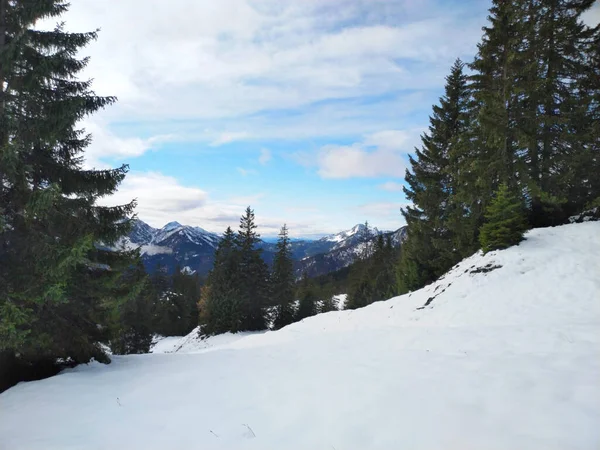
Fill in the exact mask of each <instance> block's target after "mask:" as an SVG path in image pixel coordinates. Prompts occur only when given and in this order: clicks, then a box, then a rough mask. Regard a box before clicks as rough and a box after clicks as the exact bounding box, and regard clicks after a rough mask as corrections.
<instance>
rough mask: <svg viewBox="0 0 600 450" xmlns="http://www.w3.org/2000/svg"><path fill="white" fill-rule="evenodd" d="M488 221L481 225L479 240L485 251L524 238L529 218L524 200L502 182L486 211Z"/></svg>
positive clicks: (500, 247)
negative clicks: (526, 214) (527, 218)
mask: <svg viewBox="0 0 600 450" xmlns="http://www.w3.org/2000/svg"><path fill="white" fill-rule="evenodd" d="M485 219H486V223H485V224H484V225H483V226H482V227H481V233H480V235H479V240H480V242H481V248H482V249H483V251H484V253H487V252H489V251H492V250H498V249H504V248H508V247H510V246H512V245H516V244H518V243H519V242H521V241H522V240H523V233H524V232H525V231H526V230H527V220H526V217H525V209H524V207H523V202H522V201H521V199H519V198H518V197H517V196H515V195H513V194H512V193H511V192H510V191H509V189H508V186H507V185H506V184H501V185H500V187H499V188H498V192H497V193H496V196H495V198H494V199H493V200H492V202H491V203H490V205H489V206H488V208H487V210H486V212H485Z"/></svg>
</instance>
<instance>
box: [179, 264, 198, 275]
mask: <svg viewBox="0 0 600 450" xmlns="http://www.w3.org/2000/svg"><path fill="white" fill-rule="evenodd" d="M181 273H184V274H186V275H194V274H195V273H196V271H195V270H194V269H192V268H191V267H190V266H185V267H184V268H183V269H181Z"/></svg>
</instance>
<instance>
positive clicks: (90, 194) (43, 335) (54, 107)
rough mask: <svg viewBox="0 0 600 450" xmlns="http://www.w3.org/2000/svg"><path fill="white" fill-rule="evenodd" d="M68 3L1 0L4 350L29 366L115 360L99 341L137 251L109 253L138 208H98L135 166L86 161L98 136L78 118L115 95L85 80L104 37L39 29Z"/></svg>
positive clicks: (0, 305)
mask: <svg viewBox="0 0 600 450" xmlns="http://www.w3.org/2000/svg"><path fill="white" fill-rule="evenodd" d="M67 8H68V3H66V2H65V1H61V0H45V1H37V2H22V1H18V2H17V1H11V0H0V205H1V210H0V216H1V217H0V352H3V353H5V354H9V355H18V358H17V359H18V360H19V361H20V362H23V363H25V364H36V363H43V362H44V361H51V362H53V361H56V360H57V359H59V358H62V359H64V360H66V359H69V358H70V359H71V360H72V361H75V362H76V363H80V362H87V361H89V360H90V359H91V358H92V357H94V358H96V359H97V360H100V361H108V356H107V355H106V354H105V352H104V350H103V349H102V347H101V346H100V345H99V341H101V340H106V339H107V336H106V330H107V329H108V327H107V321H109V320H110V314H109V313H110V312H111V311H113V310H114V309H115V308H118V307H119V305H120V304H121V303H122V302H123V301H125V300H126V298H127V296H124V294H123V291H122V289H120V287H121V286H120V285H119V284H120V282H121V279H122V271H123V270H124V269H125V268H127V267H129V266H130V265H131V264H133V261H134V256H135V255H134V252H118V251H109V250H107V249H106V248H107V247H110V246H112V245H114V244H115V243H116V241H117V240H118V239H119V238H121V237H122V236H124V235H125V234H126V233H127V231H128V228H129V226H130V220H131V214H132V212H133V208H134V203H133V202H132V203H129V204H126V205H121V206H117V207H100V206H98V205H96V200H97V199H98V198H100V197H104V196H107V195H110V194H112V193H113V192H115V190H116V189H117V186H118V185H119V183H120V182H121V181H122V180H123V178H124V177H125V175H126V173H127V166H125V165H124V166H122V167H119V168H117V169H113V170H84V169H83V166H82V159H83V152H84V150H85V148H86V147H87V146H88V144H89V143H90V142H91V137H90V136H89V135H88V134H86V133H85V131H84V130H83V129H79V128H77V123H78V122H79V121H80V120H81V119H82V118H84V117H86V116H88V115H90V114H92V113H94V112H96V111H98V110H100V109H102V108H104V107H105V106H108V105H110V104H111V103H113V102H114V101H115V99H114V98H113V97H99V96H96V95H95V94H94V93H93V92H92V91H91V89H90V87H91V82H90V81H80V80H78V79H77V75H78V73H79V72H81V70H82V69H83V68H84V67H85V66H86V65H87V62H88V60H87V59H85V58H84V59H78V58H77V55H78V53H79V51H80V50H81V49H82V48H83V47H84V46H85V45H87V44H88V43H89V42H91V41H93V40H94V39H96V37H97V35H96V33H95V32H90V33H68V32H65V31H64V30H63V27H62V26H61V25H58V26H57V27H56V28H55V29H54V30H51V31H42V30H39V29H36V28H35V24H36V22H37V21H39V20H41V19H47V18H54V17H57V16H59V15H61V14H63V13H64V12H66V11H67ZM99 244H102V246H100V245H99ZM131 288H133V286H132V287H131ZM103 325H104V326H103ZM13 360H14V358H13Z"/></svg>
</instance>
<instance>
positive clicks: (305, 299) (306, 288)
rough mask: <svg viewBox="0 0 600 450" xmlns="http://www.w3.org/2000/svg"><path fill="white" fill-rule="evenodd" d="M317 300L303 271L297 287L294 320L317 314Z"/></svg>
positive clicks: (313, 289)
mask: <svg viewBox="0 0 600 450" xmlns="http://www.w3.org/2000/svg"><path fill="white" fill-rule="evenodd" d="M317 300H318V299H317V295H316V293H315V288H314V286H313V285H312V283H311V282H310V279H309V278H308V275H307V274H306V272H304V273H303V274H302V280H301V281H300V286H299V289H298V311H297V312H296V321H300V320H302V319H305V318H307V317H310V316H314V315H315V314H317Z"/></svg>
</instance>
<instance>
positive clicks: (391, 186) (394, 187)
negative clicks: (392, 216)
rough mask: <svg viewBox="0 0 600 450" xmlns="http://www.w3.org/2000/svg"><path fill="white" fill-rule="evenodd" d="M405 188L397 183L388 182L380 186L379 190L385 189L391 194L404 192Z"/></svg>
mask: <svg viewBox="0 0 600 450" xmlns="http://www.w3.org/2000/svg"><path fill="white" fill-rule="evenodd" d="M403 188H404V186H403V185H402V183H397V182H395V181H387V182H385V183H383V184H380V185H379V189H383V190H384V191H389V192H402V190H403Z"/></svg>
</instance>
